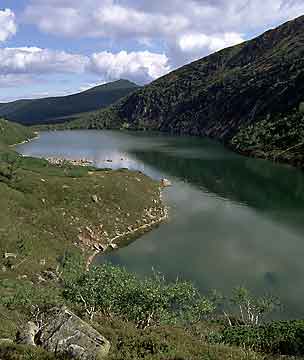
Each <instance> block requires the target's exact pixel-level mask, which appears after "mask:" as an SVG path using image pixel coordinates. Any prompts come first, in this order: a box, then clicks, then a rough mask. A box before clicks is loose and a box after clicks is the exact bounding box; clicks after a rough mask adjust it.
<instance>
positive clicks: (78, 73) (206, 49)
mask: <svg viewBox="0 0 304 360" xmlns="http://www.w3.org/2000/svg"><path fill="white" fill-rule="evenodd" d="M302 14H304V2H303V0H187V1H185V0H183V1H181V0H166V1H164V0H153V1H151V0H0V102H5V101H11V100H15V99H19V98H36V97H44V96H56V95H64V94H69V93H73V92H78V91H80V90H84V89H86V88H88V87H91V86H94V85H97V84H101V83H105V82H109V81H113V80H116V79H119V78H127V79H129V80H132V81H135V82H137V83H139V84H144V83H148V82H150V81H152V80H154V79H155V78H157V77H159V76H162V75H164V74H166V73H168V72H169V71H171V70H173V69H175V68H176V67H179V66H181V65H183V64H185V63H188V62H190V61H193V60H195V59H198V58H201V57H203V56H205V55H207V54H210V53H212V52H214V51H217V50H219V49H222V48H224V47H227V46H230V45H234V44H237V43H240V42H242V41H244V40H247V39H250V38H252V37H254V36H255V35H258V34H260V33H262V32H263V31H265V30H267V29H269V28H271V27H275V26H277V25H279V24H281V23H283V22H285V21H287V20H290V19H293V18H295V17H297V16H300V15H302Z"/></svg>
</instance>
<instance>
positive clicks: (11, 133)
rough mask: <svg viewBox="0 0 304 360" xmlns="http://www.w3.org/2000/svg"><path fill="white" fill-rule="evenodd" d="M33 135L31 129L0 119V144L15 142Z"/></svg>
mask: <svg viewBox="0 0 304 360" xmlns="http://www.w3.org/2000/svg"><path fill="white" fill-rule="evenodd" d="M34 136H35V134H34V133H33V131H32V130H31V129H29V128H25V127H24V126H22V125H19V124H16V123H12V122H9V121H7V120H4V119H0V146H1V145H2V147H4V145H12V144H17V143H20V142H22V141H25V140H27V139H31V138H33V137H34Z"/></svg>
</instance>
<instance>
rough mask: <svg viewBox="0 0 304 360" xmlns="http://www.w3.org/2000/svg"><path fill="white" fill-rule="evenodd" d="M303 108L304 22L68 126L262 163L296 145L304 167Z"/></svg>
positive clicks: (200, 63) (206, 60)
mask: <svg viewBox="0 0 304 360" xmlns="http://www.w3.org/2000/svg"><path fill="white" fill-rule="evenodd" d="M301 102H304V16H301V17H299V18H297V19H295V20H293V21H290V22H287V23H285V24H283V25H281V26H280V27H278V28H276V29H273V30H269V31H267V32H265V33H264V34H263V35H261V36H259V37H257V38H255V39H253V40H250V41H247V42H244V43H242V44H239V45H236V46H233V47H230V48H227V49H224V50H222V51H219V52H217V53H214V54H212V55H210V56H207V57H205V58H203V59H201V60H198V61H195V62H193V63H191V64H189V65H186V66H184V67H182V68H180V69H178V70H176V71H173V72H172V73H170V74H168V75H166V76H164V77H162V78H160V79H158V80H156V81H154V82H152V83H151V84H149V85H147V86H145V87H143V88H141V89H139V90H138V91H135V92H133V93H132V94H130V95H129V96H127V97H126V98H123V99H122V100H121V101H120V102H118V103H117V104H115V105H114V106H111V107H109V108H107V109H105V110H101V111H98V112H95V113H93V114H90V115H89V116H84V117H83V118H82V119H81V120H79V121H76V122H74V123H72V124H70V125H69V126H74V127H82V128H104V127H112V128H115V127H124V128H130V129H145V130H150V129H151V130H159V131H165V132H170V133H174V134H187V135H198V136H208V137H212V138H216V139H220V140H223V141H225V142H226V143H230V144H231V145H232V146H233V147H234V148H236V149H238V150H239V151H241V152H244V153H254V154H256V155H258V156H263V157H268V155H269V151H270V152H271V157H275V156H276V155H278V154H279V155H280V156H281V155H282V154H284V157H286V155H287V152H289V151H290V150H288V149H289V148H290V147H293V150H295V149H296V150H297V155H296V158H297V159H295V155H294V154H292V155H291V157H292V158H293V160H292V161H291V162H295V163H297V162H298V161H299V162H300V163H304V156H303V155H304V152H303V150H301V151H302V153H300V154H299V149H301V146H298V145H297V143H299V144H301V142H303V143H304V119H303V117H304V115H301V114H300V115H299V114H298V109H300V108H301V110H302V114H304V104H302V105H300V103H301ZM295 113H296V114H295ZM289 120H290V121H289ZM263 121H264V122H265V121H266V123H267V124H270V126H269V128H270V129H272V130H271V133H269V136H267V137H263V129H264V128H265V126H264V125H265V124H264V123H263ZM260 122H262V123H261V124H262V125H260V126H257V127H256V128H255V127H254V128H252V127H253V126H254V125H255V124H257V123H260ZM263 124H264V125H263ZM301 124H302V125H301ZM247 128H248V130H247ZM261 128H262V130H261ZM240 131H242V133H241V135H240V136H238V134H239V132H240ZM256 135H257V136H256ZM235 136H236V138H235V141H231V140H232V139H233V138H234V137H235ZM248 138H249V139H248ZM244 139H247V140H246V141H247V142H246V144H245V143H244V142H243V141H244ZM239 142H241V144H239ZM243 144H245V146H244V147H243V146H242V145H243ZM285 150H288V151H287V152H286V151H285ZM283 160H284V159H283ZM288 161H290V159H289V160H288Z"/></svg>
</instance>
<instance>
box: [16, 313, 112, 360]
mask: <svg viewBox="0 0 304 360" xmlns="http://www.w3.org/2000/svg"><path fill="white" fill-rule="evenodd" d="M42 323H43V326H41V329H38V327H37V326H36V325H35V324H34V323H32V322H29V323H28V324H27V325H26V326H25V327H24V329H22V330H21V331H19V333H18V334H17V338H16V342H17V343H18V344H24V345H32V346H38V345H39V346H41V347H42V348H44V349H45V350H46V351H49V352H53V353H55V354H56V355H58V356H59V355H68V356H69V357H70V358H71V359H80V360H101V359H104V358H105V357H106V356H107V355H108V353H109V350H110V343H109V341H108V340H107V339H106V338H104V337H103V336H102V335H101V334H100V333H99V332H97V331H96V330H95V329H93V328H92V326H90V325H89V324H88V323H86V322H85V321H83V320H81V319H80V318H79V317H78V316H76V315H75V314H73V313H72V312H71V311H69V310H68V309H67V308H66V307H62V308H54V309H52V310H50V311H49V312H47V313H45V314H44V315H43V318H42Z"/></svg>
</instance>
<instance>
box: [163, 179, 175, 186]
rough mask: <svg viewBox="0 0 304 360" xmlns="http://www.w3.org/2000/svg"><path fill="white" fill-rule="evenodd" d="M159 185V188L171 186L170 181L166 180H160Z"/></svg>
mask: <svg viewBox="0 0 304 360" xmlns="http://www.w3.org/2000/svg"><path fill="white" fill-rule="evenodd" d="M160 184H161V186H163V187H169V186H172V183H171V181H170V180H168V179H161V181H160Z"/></svg>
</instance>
